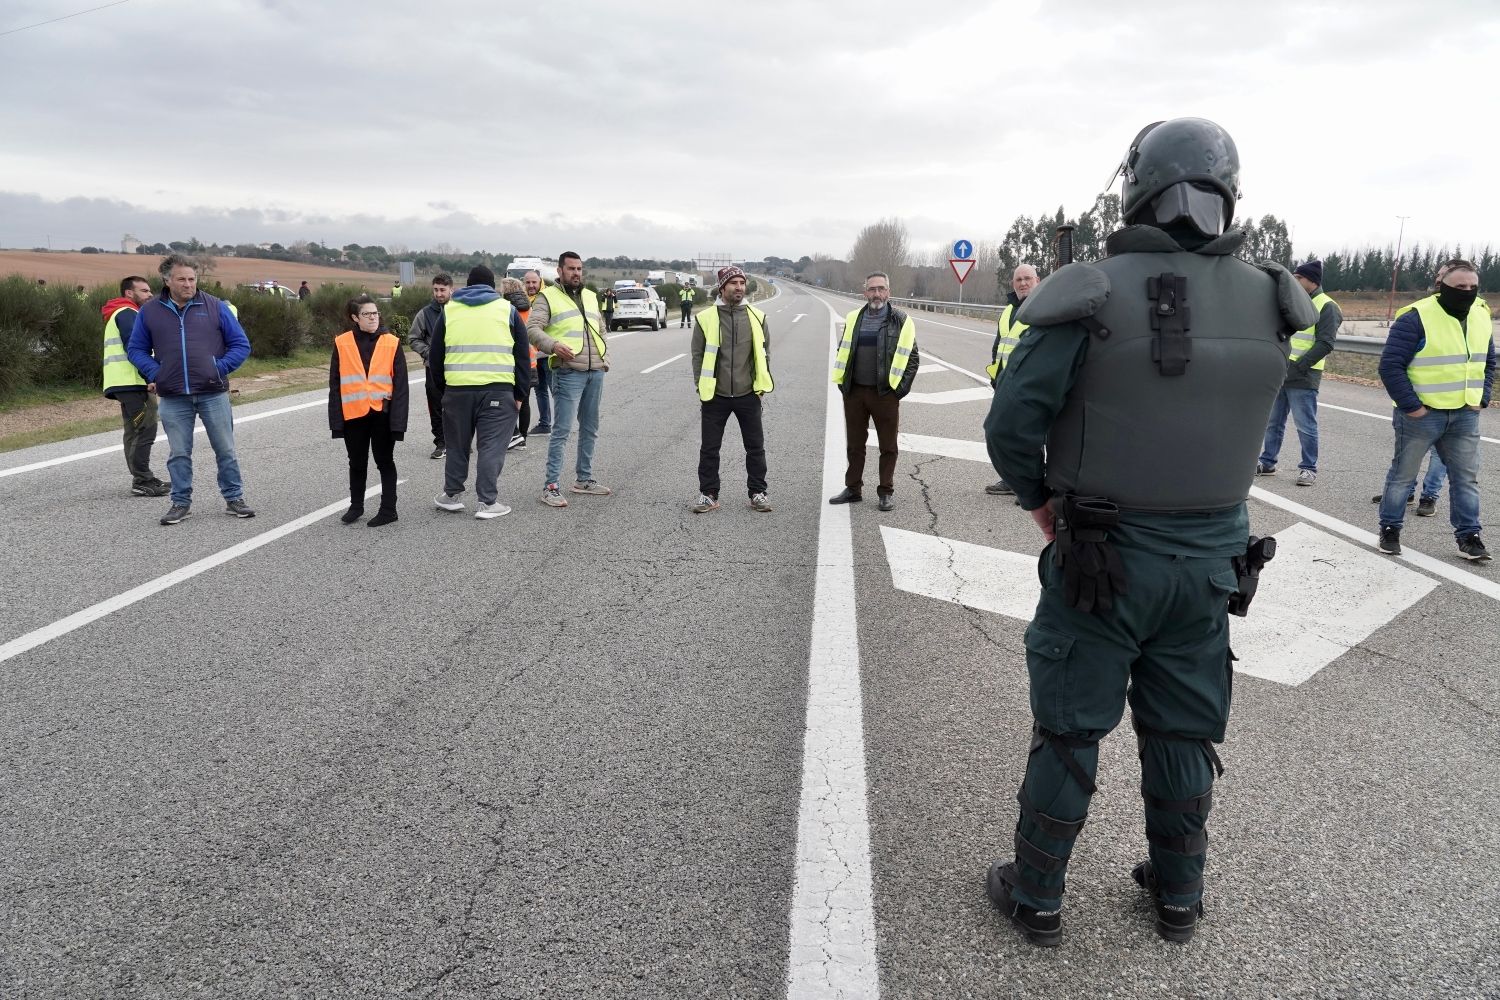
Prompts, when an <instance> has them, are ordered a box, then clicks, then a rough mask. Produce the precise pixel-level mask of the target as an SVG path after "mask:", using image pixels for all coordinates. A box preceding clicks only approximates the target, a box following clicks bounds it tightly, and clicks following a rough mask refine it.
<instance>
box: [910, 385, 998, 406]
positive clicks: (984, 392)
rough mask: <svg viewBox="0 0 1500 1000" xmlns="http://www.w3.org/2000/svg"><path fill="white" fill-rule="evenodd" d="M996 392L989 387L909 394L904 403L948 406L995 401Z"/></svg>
mask: <svg viewBox="0 0 1500 1000" xmlns="http://www.w3.org/2000/svg"><path fill="white" fill-rule="evenodd" d="M994 396H995V391H994V390H993V389H991V388H990V387H989V386H985V387H984V388H982V389H947V390H945V391H943V392H908V393H907V394H906V397H905V398H904V399H902V400H901V401H902V402H903V403H929V404H931V405H933V406H947V405H948V404H950V403H977V402H979V401H980V400H981V399H993V398H994Z"/></svg>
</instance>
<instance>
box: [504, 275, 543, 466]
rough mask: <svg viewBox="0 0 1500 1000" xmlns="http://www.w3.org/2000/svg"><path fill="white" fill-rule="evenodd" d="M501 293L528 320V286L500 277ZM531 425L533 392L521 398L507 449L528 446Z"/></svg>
mask: <svg viewBox="0 0 1500 1000" xmlns="http://www.w3.org/2000/svg"><path fill="white" fill-rule="evenodd" d="M500 294H501V295H504V296H505V298H506V301H508V302H509V303H510V304H511V308H513V309H515V311H516V312H518V313H520V314H521V322H522V323H524V322H526V317H527V316H528V315H530V313H531V300H530V299H528V298H527V297H526V286H525V285H523V284H521V282H520V281H519V280H518V279H516V278H501V279H500ZM528 363H529V364H530V365H531V384H532V385H536V345H535V344H533V345H532V347H531V359H530V361H529V362H528ZM530 426H531V393H529V392H528V393H527V394H526V398H525V399H523V400H521V412H520V413H518V414H516V432H515V433H514V434H512V435H511V436H510V444H508V445H506V451H511V450H513V449H516V448H524V447H526V432H527V429H528V428H529V427H530Z"/></svg>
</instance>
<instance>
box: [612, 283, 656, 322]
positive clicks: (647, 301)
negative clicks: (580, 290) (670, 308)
mask: <svg viewBox="0 0 1500 1000" xmlns="http://www.w3.org/2000/svg"><path fill="white" fill-rule="evenodd" d="M634 323H644V324H646V325H647V326H649V327H650V328H651V329H653V330H660V329H661V328H662V327H664V326H666V325H667V303H666V302H665V301H663V299H662V297H661V296H660V295H658V294H656V289H654V288H622V289H620V290H619V291H618V292H616V293H615V314H614V317H613V318H612V319H611V320H610V321H609V328H610V329H611V330H618V329H620V328H621V327H626V326H630V325H632V324H634Z"/></svg>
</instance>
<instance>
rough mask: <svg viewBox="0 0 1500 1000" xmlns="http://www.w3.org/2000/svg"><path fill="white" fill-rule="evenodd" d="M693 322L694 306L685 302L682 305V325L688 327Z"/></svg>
mask: <svg viewBox="0 0 1500 1000" xmlns="http://www.w3.org/2000/svg"><path fill="white" fill-rule="evenodd" d="M692 321H693V304H692V303H691V302H684V303H682V320H681V325H683V326H687V325H688V324H689V323H691V322H692Z"/></svg>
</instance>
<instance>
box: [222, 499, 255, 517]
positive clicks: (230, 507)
mask: <svg viewBox="0 0 1500 1000" xmlns="http://www.w3.org/2000/svg"><path fill="white" fill-rule="evenodd" d="M224 513H226V514H228V515H229V516H230V517H254V516H255V511H254V510H252V509H251V508H250V505H249V504H247V503H246V502H245V501H244V500H229V501H226V502H225V504H224Z"/></svg>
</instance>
